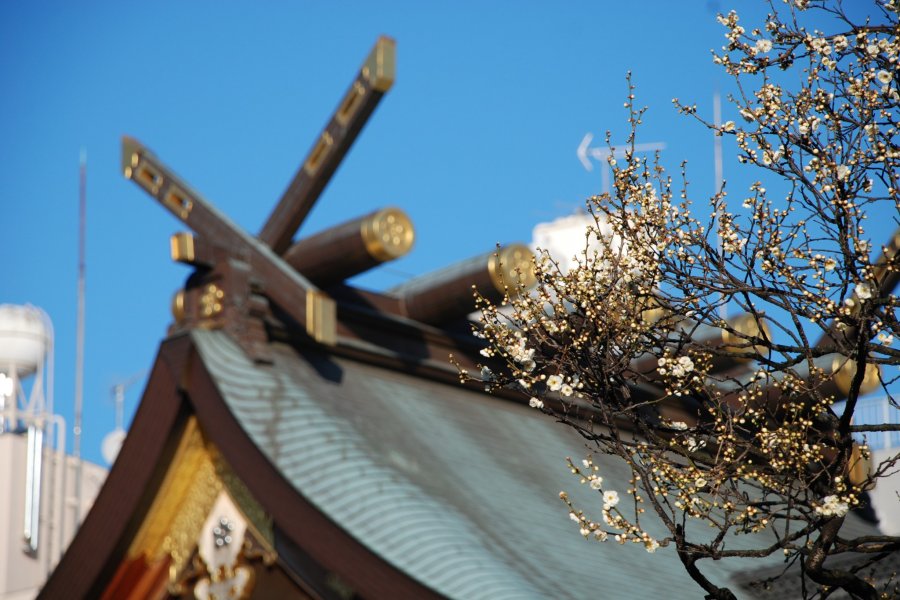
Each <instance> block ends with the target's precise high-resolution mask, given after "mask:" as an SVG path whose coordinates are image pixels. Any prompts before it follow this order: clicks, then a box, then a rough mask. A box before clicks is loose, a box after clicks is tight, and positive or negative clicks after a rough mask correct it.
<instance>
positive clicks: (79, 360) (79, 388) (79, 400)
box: [72, 148, 87, 527]
mask: <svg viewBox="0 0 900 600" xmlns="http://www.w3.org/2000/svg"><path fill="white" fill-rule="evenodd" d="M86 213H87V152H86V151H85V149H84V148H82V149H81V158H80V161H79V169H78V325H77V332H76V337H75V423H74V425H73V427H72V433H73V434H74V435H73V437H74V442H73V445H72V455H73V456H74V457H75V526H76V527H78V526H79V525H80V524H81V496H82V490H81V412H82V406H83V404H84V395H83V394H84V273H85V259H84V255H85V252H84V237H85V236H84V232H85V221H86Z"/></svg>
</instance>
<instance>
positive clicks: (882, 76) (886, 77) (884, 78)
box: [876, 69, 894, 85]
mask: <svg viewBox="0 0 900 600" xmlns="http://www.w3.org/2000/svg"><path fill="white" fill-rule="evenodd" d="M876 77H877V78H878V82H879V83H881V84H882V85H887V84H888V83H890V82H891V79H893V78H894V76H893V75H891V74H890V73H889V72H887V71H885V70H883V69H882V70H881V71H878V74H877V75H876Z"/></svg>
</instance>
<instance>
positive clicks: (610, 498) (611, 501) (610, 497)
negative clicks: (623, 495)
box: [603, 490, 619, 510]
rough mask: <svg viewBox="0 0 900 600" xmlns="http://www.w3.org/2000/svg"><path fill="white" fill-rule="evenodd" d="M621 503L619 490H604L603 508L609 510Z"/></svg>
mask: <svg viewBox="0 0 900 600" xmlns="http://www.w3.org/2000/svg"><path fill="white" fill-rule="evenodd" d="M618 503H619V492H617V491H615V490H609V491H608V492H603V508H604V509H606V510H609V509H610V508H612V507H613V506H615V505H616V504H618Z"/></svg>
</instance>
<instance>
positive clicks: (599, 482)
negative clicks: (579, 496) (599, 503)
mask: <svg viewBox="0 0 900 600" xmlns="http://www.w3.org/2000/svg"><path fill="white" fill-rule="evenodd" d="M590 486H591V489H592V490H599V489H600V488H601V487H602V486H603V478H602V477H600V476H599V475H592V476H591V483H590Z"/></svg>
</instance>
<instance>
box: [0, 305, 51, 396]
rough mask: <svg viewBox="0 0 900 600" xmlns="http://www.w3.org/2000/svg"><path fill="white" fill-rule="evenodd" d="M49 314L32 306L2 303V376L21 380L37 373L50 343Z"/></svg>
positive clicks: (0, 320)
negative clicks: (8, 375)
mask: <svg viewBox="0 0 900 600" xmlns="http://www.w3.org/2000/svg"><path fill="white" fill-rule="evenodd" d="M48 322H49V321H48V319H47V315H46V313H44V311H42V310H41V309H39V308H37V307H35V306H31V305H30V304H27V305H24V306H20V305H16V304H0V373H6V374H10V373H13V372H14V373H15V374H16V376H18V377H19V378H23V377H27V376H28V375H31V374H32V373H34V372H35V371H36V370H37V368H38V366H39V365H40V364H41V363H42V362H43V360H44V354H45V353H46V351H47V345H48V341H49V334H50V332H49V328H48Z"/></svg>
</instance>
